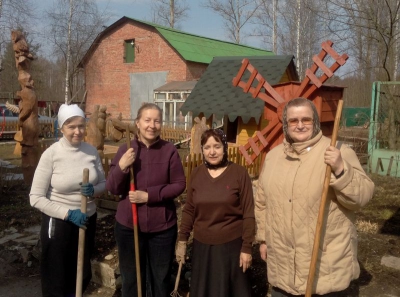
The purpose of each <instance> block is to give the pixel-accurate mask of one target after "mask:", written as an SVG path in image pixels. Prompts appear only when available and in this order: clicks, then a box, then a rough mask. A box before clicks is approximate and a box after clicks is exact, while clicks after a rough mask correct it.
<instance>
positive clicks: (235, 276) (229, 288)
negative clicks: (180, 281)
mask: <svg viewBox="0 0 400 297" xmlns="http://www.w3.org/2000/svg"><path fill="white" fill-rule="evenodd" d="M241 248H242V239H241V238H238V239H235V240H233V241H230V242H227V243H224V244H219V245H208V244H204V243H201V242H199V241H197V240H193V253H192V274H191V281H190V297H204V296H212V297H250V296H251V286H250V281H249V270H247V271H246V272H245V273H243V269H242V267H239V263H240V250H241Z"/></svg>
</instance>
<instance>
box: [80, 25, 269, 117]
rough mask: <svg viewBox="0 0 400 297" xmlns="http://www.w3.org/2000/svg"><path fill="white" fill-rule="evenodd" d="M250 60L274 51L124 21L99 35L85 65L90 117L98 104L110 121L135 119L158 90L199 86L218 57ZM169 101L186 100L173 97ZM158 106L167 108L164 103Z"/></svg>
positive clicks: (152, 99)
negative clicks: (170, 85) (178, 84)
mask: <svg viewBox="0 0 400 297" xmlns="http://www.w3.org/2000/svg"><path fill="white" fill-rule="evenodd" d="M250 55H251V56H264V55H271V52H269V51H266V50H261V49H257V48H253V47H249V46H244V45H238V44H234V43H230V42H225V41H220V40H215V39H211V38H207V37H201V36H197V35H193V34H188V33H185V32H182V31H178V30H174V29H171V28H167V27H163V26H159V25H156V24H153V23H149V22H144V21H139V20H136V19H132V18H128V17H122V18H121V19H119V20H118V21H116V22H115V23H113V24H112V25H110V26H109V27H107V28H106V29H105V30H104V31H102V33H100V34H99V36H98V37H97V38H96V40H95V41H94V42H93V44H92V45H91V47H90V49H89V50H88V52H87V53H86V55H85V56H84V58H83V59H82V61H81V67H82V68H83V69H84V73H85V82H86V91H87V98H86V112H89V113H90V112H92V110H93V106H94V105H107V111H108V112H109V113H111V116H112V117H117V116H118V115H119V114H120V113H121V114H122V118H123V119H132V118H134V117H135V116H136V113H137V110H138V108H139V106H140V105H141V104H142V103H144V102H154V98H155V95H154V94H155V90H156V89H158V88H160V87H162V86H164V85H166V84H168V83H171V82H188V81H197V80H198V79H199V78H200V77H201V75H202V74H203V73H204V72H205V70H206V68H207V66H208V64H209V63H210V62H211V61H212V59H213V58H214V57H215V56H250ZM192 85H193V86H194V85H195V84H192ZM189 91H190V90H189ZM166 93H169V92H166ZM178 96H179V95H178ZM168 100H182V98H176V94H175V95H174V96H173V98H165V101H166V102H167V101H168ZM161 101H162V100H161ZM157 104H159V105H160V106H161V107H162V108H163V109H164V110H165V109H168V108H169V107H168V106H167V105H166V103H165V102H164V103H163V102H160V100H158V103H157ZM174 106H175V105H174ZM171 108H172V109H173V108H175V109H174V110H172V111H171V112H169V114H175V115H177V114H179V110H178V109H177V108H176V107H172V106H171Z"/></svg>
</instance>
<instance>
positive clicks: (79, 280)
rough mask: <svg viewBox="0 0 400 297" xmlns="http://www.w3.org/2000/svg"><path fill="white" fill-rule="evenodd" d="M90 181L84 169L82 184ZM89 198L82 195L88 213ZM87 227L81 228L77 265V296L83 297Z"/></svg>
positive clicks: (82, 201) (83, 207)
mask: <svg viewBox="0 0 400 297" xmlns="http://www.w3.org/2000/svg"><path fill="white" fill-rule="evenodd" d="M88 182H89V169H87V168H85V169H83V178H82V184H85V183H88ZM86 208H87V198H86V196H84V195H81V212H82V213H86ZM85 229H86V228H79V243H78V263H77V266H76V291H75V295H76V297H82V280H83V259H84V256H85Z"/></svg>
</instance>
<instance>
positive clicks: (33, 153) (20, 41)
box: [11, 31, 39, 184]
mask: <svg viewBox="0 0 400 297" xmlns="http://www.w3.org/2000/svg"><path fill="white" fill-rule="evenodd" d="M11 40H12V42H13V50H14V56H15V64H16V67H17V70H18V82H19V84H20V86H21V90H20V91H18V92H17V97H20V102H19V110H20V113H19V126H20V128H21V131H22V139H21V138H18V139H16V140H17V141H19V142H20V144H21V166H22V173H23V175H24V181H25V183H27V184H31V183H32V179H33V175H34V173H35V169H36V166H37V164H38V161H39V116H38V102H37V98H36V94H35V90H34V82H33V80H32V78H31V75H30V73H29V69H30V62H31V60H33V56H32V54H31V53H30V52H29V46H28V44H27V42H26V40H25V37H24V36H23V35H22V33H21V32H19V31H12V32H11Z"/></svg>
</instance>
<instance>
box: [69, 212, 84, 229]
mask: <svg viewBox="0 0 400 297" xmlns="http://www.w3.org/2000/svg"><path fill="white" fill-rule="evenodd" d="M88 218H89V217H88V216H87V214H85V213H82V212H81V210H80V209H74V210H71V209H70V210H68V216H67V220H68V221H70V222H72V223H74V224H75V225H77V226H78V227H80V228H85V224H86V222H87V220H88Z"/></svg>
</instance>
